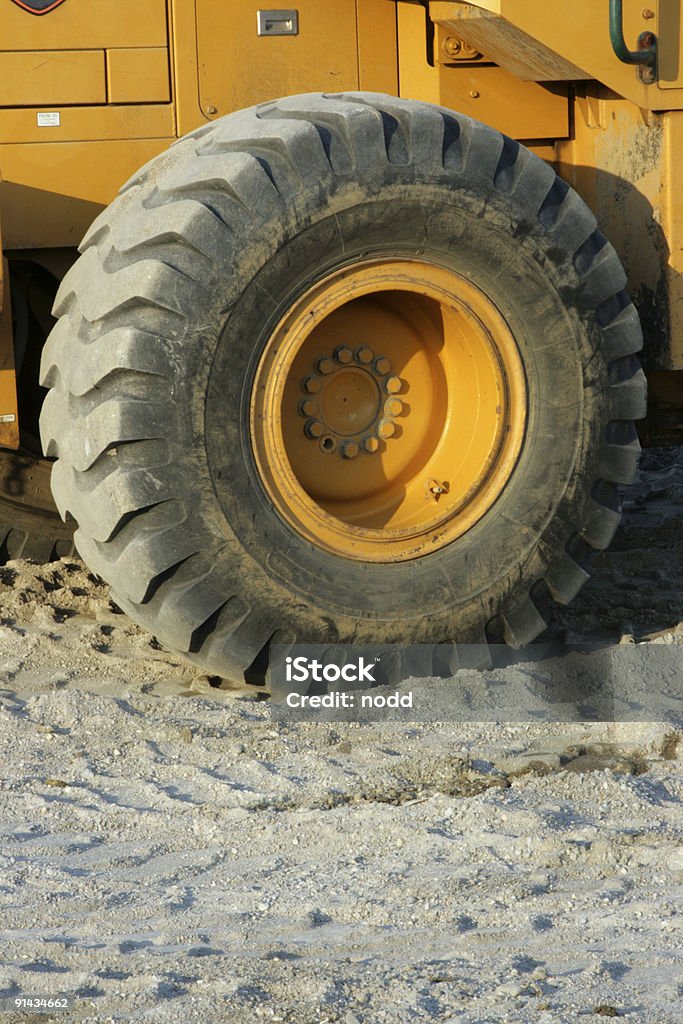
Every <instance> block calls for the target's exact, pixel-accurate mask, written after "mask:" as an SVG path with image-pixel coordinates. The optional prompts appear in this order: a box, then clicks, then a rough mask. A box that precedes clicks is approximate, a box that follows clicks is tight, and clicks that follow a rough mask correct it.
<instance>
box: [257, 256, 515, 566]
mask: <svg viewBox="0 0 683 1024" xmlns="http://www.w3.org/2000/svg"><path fill="white" fill-rule="evenodd" d="M525 422H526V385H525V378H524V371H523V368H522V363H521V359H520V356H519V352H518V349H517V346H516V344H515V340H514V338H513V336H512V334H511V332H510V329H509V327H508V325H507V324H506V322H505V321H504V319H503V318H502V316H501V315H500V313H499V312H498V310H497V309H496V307H495V306H494V305H493V303H492V302H491V301H490V300H489V299H488V298H487V297H486V295H485V294H484V293H483V292H482V291H481V290H480V289H479V288H477V287H476V286H475V285H473V284H472V283H471V282H469V281H466V280H465V279H464V278H462V277H460V276H459V275H457V274H455V273H453V272H452V271H450V270H447V269H445V268H444V267H441V266H437V265H435V264H432V263H427V262H423V261H418V260H410V259H393V260H392V259H387V260H382V259H374V260H370V259H369V260H366V261H362V262H360V263H357V264H355V265H353V266H351V267H348V268H344V269H342V270H339V271H337V272H335V273H333V274H331V275H329V276H328V277H326V278H325V279H323V280H322V281H320V282H318V283H317V284H316V285H315V286H313V287H312V288H311V289H310V290H309V291H308V292H307V293H306V294H305V295H304V296H302V297H301V298H300V299H299V300H298V301H297V302H295V303H294V305H293V306H292V308H291V309H290V310H289V311H288V313H287V314H286V316H285V317H284V318H283V319H282V321H281V322H280V323H279V324H278V326H277V327H276V329H275V330H274V332H273V334H272V336H271V338H270V339H269V342H268V345H267V347H266V349H265V351H264V353H263V356H262V359H261V362H260V365H259V367H258V371H257V374H256V379H255V382H254V387H253V393H252V402H251V432H252V441H253V448H254V454H255V458H256V462H257V465H258V468H259V473H260V475H261V479H262V480H263V483H264V485H265V487H266V489H267V490H268V493H269V495H270V497H271V499H272V501H273V503H274V506H275V508H276V509H277V510H278V512H279V513H280V515H281V516H282V517H283V518H284V519H285V520H286V521H287V522H289V524H290V525H291V526H292V527H293V528H294V529H296V530H297V531H298V532H299V533H300V534H301V535H302V536H304V537H305V538H306V539H308V540H310V541H311V542H312V543H314V544H316V545H317V546H319V547H321V548H323V549H325V550H327V551H331V552H333V553H334V554H337V555H340V556H343V557H346V558H351V559H360V560H363V561H376V562H392V561H402V560H406V559H411V558H417V557H419V556H421V555H425V554H427V553H428V552H430V551H434V550H438V549H439V548H441V547H444V546H445V545H446V544H449V543H450V542H451V541H453V540H454V539H455V538H457V537H459V536H461V535H462V534H463V533H465V532H466V531H467V530H469V529H470V528H471V527H472V526H473V525H474V524H475V523H476V522H478V520H479V519H481V517H482V516H483V515H484V514H485V513H486V512H487V511H488V509H489V508H491V506H492V505H493V503H494V502H495V501H496V499H497V498H498V496H499V495H500V493H501V491H502V490H503V489H504V487H505V485H506V483H507V481H508V479H509V477H510V474H511V472H512V469H513V468H514V465H515V462H516V460H517V457H518V454H519V451H520V448H521V444H522V440H523V435H524V428H525Z"/></svg>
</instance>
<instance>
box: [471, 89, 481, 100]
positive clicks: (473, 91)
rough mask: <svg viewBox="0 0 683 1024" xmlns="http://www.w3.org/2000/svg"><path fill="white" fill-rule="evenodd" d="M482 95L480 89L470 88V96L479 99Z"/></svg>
mask: <svg viewBox="0 0 683 1024" xmlns="http://www.w3.org/2000/svg"><path fill="white" fill-rule="evenodd" d="M480 96H481V93H480V92H479V90H478V89H471V90H470V97H471V98H472V99H473V100H478V99H479V97H480Z"/></svg>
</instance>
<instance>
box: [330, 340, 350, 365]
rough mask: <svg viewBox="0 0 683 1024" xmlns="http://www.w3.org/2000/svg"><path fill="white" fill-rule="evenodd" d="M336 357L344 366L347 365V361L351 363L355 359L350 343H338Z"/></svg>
mask: <svg viewBox="0 0 683 1024" xmlns="http://www.w3.org/2000/svg"><path fill="white" fill-rule="evenodd" d="M334 358H335V359H336V360H337V362H338V363H341V364H342V366H346V365H347V363H350V362H351V360H352V359H353V352H352V351H351V349H350V348H349V346H348V345H337V347H336V349H335V350H334Z"/></svg>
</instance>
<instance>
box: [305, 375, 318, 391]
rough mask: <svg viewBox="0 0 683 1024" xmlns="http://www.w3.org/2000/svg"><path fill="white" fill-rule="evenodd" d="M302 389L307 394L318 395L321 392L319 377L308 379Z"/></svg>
mask: <svg viewBox="0 0 683 1024" xmlns="http://www.w3.org/2000/svg"><path fill="white" fill-rule="evenodd" d="M302 387H303V389H304V391H305V392H306V394H308V395H317V394H318V392H319V391H320V381H319V380H318V378H317V377H306V378H305V380H304V382H303V385H302Z"/></svg>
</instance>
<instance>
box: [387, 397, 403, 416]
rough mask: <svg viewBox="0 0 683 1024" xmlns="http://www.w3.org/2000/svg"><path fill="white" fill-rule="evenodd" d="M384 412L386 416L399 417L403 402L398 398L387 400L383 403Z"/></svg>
mask: <svg viewBox="0 0 683 1024" xmlns="http://www.w3.org/2000/svg"><path fill="white" fill-rule="evenodd" d="M384 412H385V413H386V415H387V416H400V415H401V413H402V412H403V402H402V401H401V399H400V398H387V400H386V402H385V403H384Z"/></svg>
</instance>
